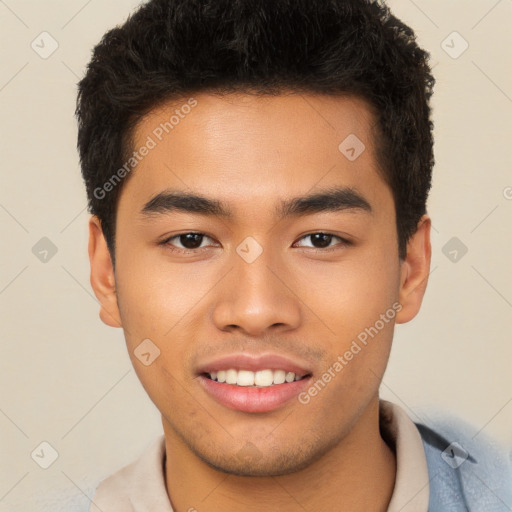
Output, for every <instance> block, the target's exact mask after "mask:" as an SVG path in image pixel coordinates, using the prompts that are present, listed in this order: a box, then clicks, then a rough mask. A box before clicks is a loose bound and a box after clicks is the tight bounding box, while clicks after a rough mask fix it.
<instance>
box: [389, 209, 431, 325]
mask: <svg viewBox="0 0 512 512" xmlns="http://www.w3.org/2000/svg"><path fill="white" fill-rule="evenodd" d="M430 228H431V221H430V217H428V215H423V217H422V218H421V219H420V221H419V222H418V227H417V229H416V232H415V233H414V234H413V235H412V236H411V238H410V239H409V242H408V243H407V256H406V258H405V259H404V260H403V261H402V263H401V267H400V292H399V302H400V304H401V305H402V309H401V310H400V311H399V312H398V314H397V315H396V323H397V324H403V323H405V322H408V321H409V320H412V319H413V318H414V317H415V316H416V315H417V314H418V311H419V310H420V306H421V302H422V300H423V295H424V294H425V290H426V288H427V282H428V276H429V273H430V258H431V254H432V248H431V246H430Z"/></svg>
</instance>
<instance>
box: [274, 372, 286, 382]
mask: <svg viewBox="0 0 512 512" xmlns="http://www.w3.org/2000/svg"><path fill="white" fill-rule="evenodd" d="M285 380H286V372H285V371H284V370H276V371H275V372H274V384H284V381H285Z"/></svg>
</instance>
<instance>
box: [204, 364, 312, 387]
mask: <svg viewBox="0 0 512 512" xmlns="http://www.w3.org/2000/svg"><path fill="white" fill-rule="evenodd" d="M301 373H302V374H298V373H295V372H292V371H286V370H281V369H278V370H273V369H264V370H258V371H251V370H241V369H240V370H237V369H235V368H230V369H227V370H219V371H212V372H204V373H202V374H201V375H203V376H204V377H205V378H207V379H210V380H212V381H215V382H219V383H226V384H230V385H232V386H239V387H246V388H268V387H272V386H279V385H281V384H285V383H286V384H289V383H291V382H296V381H299V380H302V379H305V378H307V377H310V376H311V374H309V373H303V372H301Z"/></svg>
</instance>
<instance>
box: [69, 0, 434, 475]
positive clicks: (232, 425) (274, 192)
mask: <svg viewBox="0 0 512 512" xmlns="http://www.w3.org/2000/svg"><path fill="white" fill-rule="evenodd" d="M427 58H428V55H427V54H426V53H425V52H424V51H423V50H422V49H420V48H419V47H418V46H417V44H416V42H415V38H414V33H413V32H412V30H411V29H410V28H408V27H407V26H405V25H404V24H403V23H401V22H400V21H399V20H398V19H396V18H395V17H394V16H392V15H391V13H390V12H389V10H388V9H387V7H385V6H384V5H383V4H382V3H380V2H370V1H366V0H339V1H337V0H331V1H328V2H306V1H296V2H289V1H286V0H276V1H274V2H265V1H246V0H241V1H237V2H232V1H229V0H220V1H217V2H207V1H192V2H191V1H189V0H172V1H169V0H165V1H164V0H156V1H150V2H148V3H147V4H145V5H143V6H142V7H141V8H139V10H138V11H137V12H136V13H135V14H133V15H132V16H131V17H130V18H129V19H128V20H127V21H126V23H125V24H124V25H122V26H119V27H117V28H115V29H113V30H111V31H109V32H108V33H107V34H105V36H104V37H103V39H102V41H101V42H100V43H99V44H98V45H97V46H96V48H95V49H94V54H93V57H92V60H91V62H90V63H89V66H88V69H87V73H86V75H85V77H84V78H83V79H82V80H81V82H80V84H79V95H78V103H77V117H78V121H79V135H78V148H79V153H80V160H81V166H82V173H83V177H84V180H85V183H86V188H87V194H88V204H89V212H90V213H91V214H92V218H91V222H90V244H89V254H90V258H91V284H92V286H93V288H94V291H95V293H96V295H97V297H98V298H99V300H100V302H101V312H100V315H101V318H102V320H103V321H104V322H105V323H107V324H108V325H112V326H122V327H123V329H124V331H125V337H126V341H127V346H128V349H129V352H130V357H131V358H132V361H133V364H134V367H135V369H136V371H137V374H138V376H139V378H140V379H141V382H142V384H143V385H144V387H145V389H146V390H147V392H148V394H149V396H150V397H151V399H152V400H153V401H154V403H155V405H156V406H157V407H158V408H159V410H160V412H161V413H162V420H163V424H164V430H165V433H166V437H169V438H170V437H173V438H174V439H175V440H176V442H179V443H182V445H183V447H184V448H185V449H188V450H190V451H191V452H193V453H195V454H196V455H197V456H198V457H199V458H200V459H202V460H204V461H205V462H207V463H208V464H210V465H212V466H214V467H217V468H219V469H221V470H225V471H230V472H234V473H240V474H242V473H243V474H248V473H246V472H247V471H250V472H252V473H251V474H259V475H270V474H282V473H286V472H291V471H294V470H297V469H298V468H299V467H305V466H307V464H308V463H310V461H312V460H314V459H315V458H318V457H319V456H320V455H321V454H323V453H325V452H326V451H328V450H329V448H330V447H332V446H333V445H335V444H336V443H339V442H340V441H341V440H342V439H343V438H344V437H345V436H346V435H347V434H348V432H349V431H350V429H351V428H352V427H353V425H354V424H355V423H356V422H357V419H358V418H360V417H361V416H362V415H363V414H364V412H365V408H366V407H367V406H368V404H370V403H371V402H372V400H374V399H375V397H376V395H377V393H378V385H379V382H380V379H381V377H382V375H383V373H384V370H385V367H386V364H387V360H388V356H389V350H390V346H391V341H392V335H393V329H394V325H395V323H396V322H398V323H400V322H406V321H408V320H410V319H411V318H412V317H414V316H415V315H416V313H417V311H418V310H419V307H420V304H421V300H422V297H423V293H424V291H425V286H426V278H427V276H428V267H429V263H430V243H429V227H430V226H429V219H428V217H427V216H426V200H427V196H428V192H429V189H430V183H431V170H432V166H433V153H432V146H433V143H432V123H431V121H430V108H429V100H430V96H431V94H432V86H433V82H434V80H433V78H432V76H431V74H430V70H429V66H428V63H427ZM165 194H166V195H165ZM186 233H189V235H184V234H186ZM192 233H195V234H192ZM315 233H317V235H314V234H315ZM326 234H327V235H326ZM178 235H183V236H178ZM308 235H311V236H308ZM184 244H186V245H184ZM249 254H250V257H247V255H249ZM244 256H245V257H244ZM384 317H385V318H384ZM381 324H382V325H381ZM363 333H366V338H365V336H364V334H363ZM148 339H149V340H151V342H150V344H149V345H148V344H147V343H148V342H145V343H146V345H142V347H145V350H146V349H147V350H146V352H145V353H147V351H148V350H149V352H151V353H152V354H153V356H151V357H150V358H149V359H151V360H152V362H151V364H147V365H146V364H144V363H143V362H142V360H141V359H140V358H139V357H138V356H137V349H138V347H139V346H141V342H143V340H148ZM357 340H359V342H358V341H357ZM363 341H364V342H363ZM354 342H355V345H354ZM356 346H357V347H359V349H358V348H356ZM148 347H150V349H148ZM347 351H352V355H353V357H350V359H349V360H346V359H343V360H344V361H345V363H346V364H345V363H343V366H342V368H341V369H340V370H336V369H333V365H335V363H336V361H338V362H339V363H340V360H339V357H340V356H341V357H342V358H343V354H346V353H347ZM139 352H140V351H139ZM235 352H236V353H241V352H244V353H246V354H248V355H250V356H256V355H258V354H263V353H265V354H267V353H278V354H280V355H285V356H289V357H290V358H292V359H294V361H295V362H296V363H297V364H298V362H299V361H300V365H302V367H304V369H305V370H307V379H310V380H309V383H310V384H311V385H313V384H314V383H315V382H317V381H318V379H320V380H322V375H324V374H325V372H326V371H327V372H329V371H330V372H331V379H329V384H328V385H325V389H324V388H323V387H322V391H321V392H319V391H318V390H317V392H316V393H315V392H312V393H309V392H308V393H306V394H305V395H303V400H302V402H301V401H299V400H295V401H291V402H287V403H286V404H284V405H283V406H281V407H278V408H276V409H275V410H273V411H271V412H259V413H258V412H253V413H250V412H241V411H239V410H235V409H232V408H229V407H226V406H225V405H222V404H220V403H219V402H218V401H216V400H214V399H213V398H211V396H210V395H209V394H208V393H206V392H205V390H204V386H203V385H202V384H201V379H202V378H204V375H203V374H204V373H205V372H204V371H200V370H204V369H205V365H206V366H208V364H211V362H212V361H214V360H216V359H218V358H219V357H223V356H226V355H229V354H232V353H235ZM139 355H140V354H139ZM155 355H158V357H156V358H154V356H155ZM147 362H148V361H146V363H147ZM336 368H339V366H336ZM332 372H334V373H335V375H336V377H332ZM318 387H319V386H317V388H318ZM307 389H309V388H307ZM311 394H312V395H313V396H314V398H312V397H311ZM316 395H318V396H316ZM308 396H309V399H307V398H306V397H308ZM303 402H307V403H303ZM339 404H343V406H342V407H340V406H339ZM305 412H307V414H303V413H305ZM286 415H290V418H293V419H288V420H287V421H286V422H284V423H283V425H281V426H280V428H279V429H276V430H275V431H273V432H272V433H271V434H270V433H269V432H270V431H271V430H272V429H271V428H270V427H272V426H274V427H275V425H276V424H277V423H279V421H277V420H278V419H279V418H281V417H282V418H284V417H285V416H286ZM212 417H214V418H216V419H215V420H212ZM292 434H293V435H292ZM248 440H251V441H252V443H253V445H255V446H256V447H257V450H258V454H260V455H261V456H260V457H258V462H257V463H254V464H252V465H251V469H248V468H247V467H246V466H244V464H243V461H242V459H241V458H240V457H237V454H238V453H239V451H240V450H241V449H243V447H244V446H246V443H247V442H248Z"/></svg>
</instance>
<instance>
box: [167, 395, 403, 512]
mask: <svg viewBox="0 0 512 512" xmlns="http://www.w3.org/2000/svg"><path fill="white" fill-rule="evenodd" d="M164 432H165V444H166V453H167V454H169V456H168V457H167V459H166V467H165V480H166V485H167V491H168V494H169V496H170V500H171V503H172V506H173V509H174V510H175V512H186V511H194V510H197V511H200V510H206V509H207V510H208V511H209V512H235V511H237V512H238V511H239V510H241V509H242V510H244V511H245V512H260V511H261V510H262V509H263V510H264V509H269V510H280V511H281V512H299V511H300V512H303V511H304V510H308V511H311V512H317V511H318V512H320V511H325V510H336V511H338V512H345V511H346V512H348V511H350V512H363V511H367V510H372V511H382V512H384V511H386V510H387V506H388V504H389V501H390V500H391V496H392V494H393V488H394V485H395V474H396V459H395V455H394V453H393V451H392V450H391V449H390V448H389V447H388V445H387V444H386V443H385V442H384V440H383V439H382V437H381V435H380V431H379V401H378V397H376V398H375V399H374V400H373V401H372V402H370V404H369V406H368V407H367V408H366V409H365V411H364V412H363V414H362V415H361V417H360V418H359V419H358V421H357V422H356V424H355V425H354V426H353V427H352V429H351V430H350V432H349V433H348V434H347V435H346V436H345V437H344V438H343V439H342V440H341V441H340V442H339V443H338V444H337V445H336V446H335V447H334V448H332V449H331V450H330V451H329V452H327V453H325V454H324V455H322V456H321V457H320V458H319V459H317V460H316V461H315V462H314V463H312V464H310V465H309V466H308V467H306V468H305V469H303V470H300V471H297V472H295V473H291V474H287V475H282V476H275V477H248V476H238V475H233V474H227V473H223V472H220V471H217V470H216V469H214V468H212V467H211V466H209V465H208V464H206V463H205V462H204V461H202V460H201V459H199V458H198V457H197V456H196V455H195V454H194V453H192V452H191V451H190V450H189V449H188V447H187V446H186V445H185V444H184V443H183V441H182V440H181V439H180V438H179V437H178V436H177V435H176V434H175V433H174V431H172V429H171V428H170V426H169V425H168V424H166V423H165V421H164Z"/></svg>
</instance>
